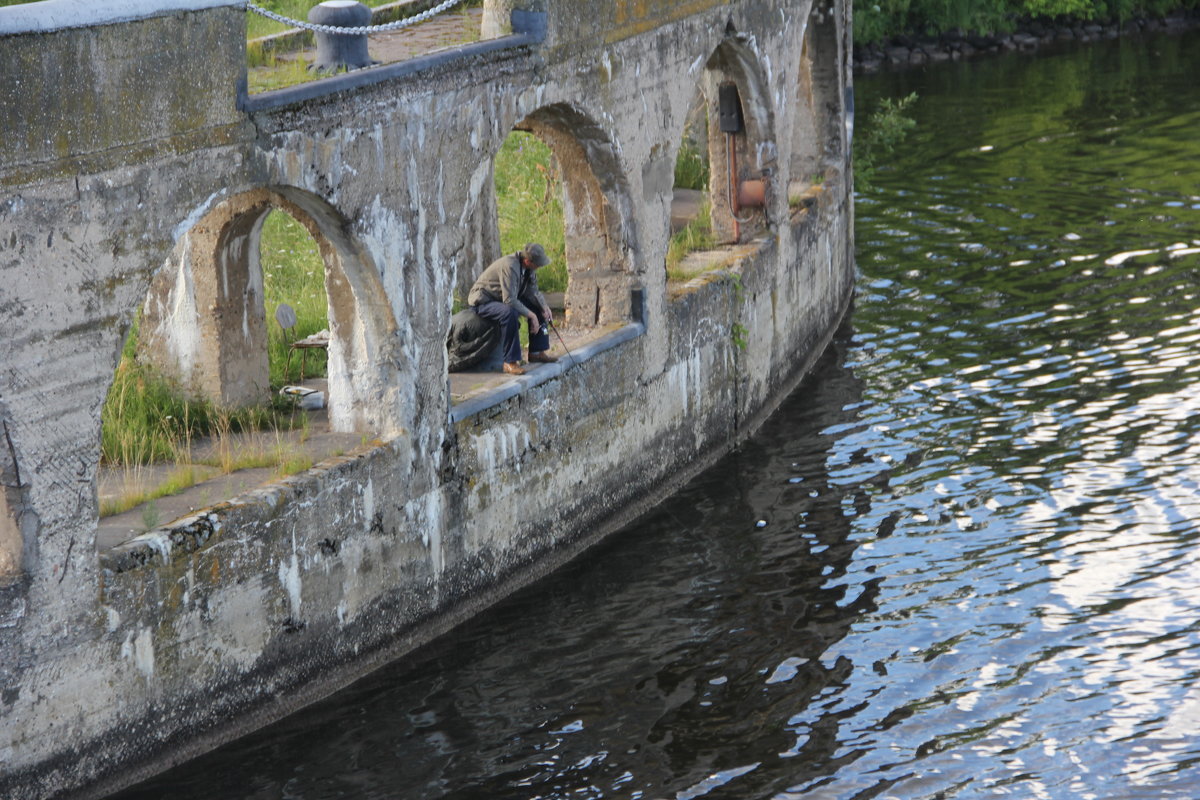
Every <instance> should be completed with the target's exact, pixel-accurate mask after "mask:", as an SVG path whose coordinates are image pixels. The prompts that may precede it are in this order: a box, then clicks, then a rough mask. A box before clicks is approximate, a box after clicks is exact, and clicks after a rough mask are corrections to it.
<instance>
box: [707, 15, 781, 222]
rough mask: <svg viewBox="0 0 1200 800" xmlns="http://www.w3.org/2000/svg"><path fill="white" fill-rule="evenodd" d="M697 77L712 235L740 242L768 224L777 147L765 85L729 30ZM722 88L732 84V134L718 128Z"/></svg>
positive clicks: (754, 58) (747, 44)
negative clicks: (735, 111)
mask: <svg viewBox="0 0 1200 800" xmlns="http://www.w3.org/2000/svg"><path fill="white" fill-rule="evenodd" d="M701 80H702V84H701V86H702V90H703V92H704V96H705V98H706V100H707V102H708V119H709V125H708V153H709V166H710V176H709V194H710V200H711V202H712V222H713V234H714V235H715V236H716V238H717V240H718V241H722V242H737V241H742V240H745V239H747V238H749V237H750V236H753V235H754V233H755V232H757V231H760V230H763V229H765V228H766V227H768V226H769V225H770V224H771V219H772V217H771V209H772V207H773V206H774V204H775V203H776V195H777V191H776V187H775V184H774V178H775V173H776V168H777V164H776V161H777V157H778V147H777V146H776V141H775V112H774V105H773V103H772V100H771V89H770V84H769V82H768V81H767V77H766V74H765V73H764V71H763V69H762V65H761V64H760V63H759V58H758V55H757V54H756V53H755V51H754V49H753V47H752V46H751V41H750V40H749V39H746V38H744V37H742V36H739V35H738V34H736V33H733V32H730V33H729V35H727V36H726V37H725V39H724V40H723V41H722V42H721V43H720V44H719V45H718V46H717V47H716V49H715V50H714V51H713V53H712V55H711V56H709V58H708V61H707V62H706V63H705V71H704V75H703V77H702V79H701ZM722 87H736V89H737V101H738V106H739V109H740V118H741V130H740V131H739V132H737V133H727V132H725V131H722V126H721V124H720V120H721V93H722ZM727 97H728V94H727Z"/></svg>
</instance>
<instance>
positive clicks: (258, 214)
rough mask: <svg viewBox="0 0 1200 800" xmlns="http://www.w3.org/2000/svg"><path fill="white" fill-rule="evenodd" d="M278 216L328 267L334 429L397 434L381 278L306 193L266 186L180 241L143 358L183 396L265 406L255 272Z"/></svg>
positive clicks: (145, 318) (146, 326) (165, 271)
mask: <svg viewBox="0 0 1200 800" xmlns="http://www.w3.org/2000/svg"><path fill="white" fill-rule="evenodd" d="M274 209H279V210H281V211H284V212H286V213H287V214H289V215H290V216H292V217H293V218H294V219H295V220H297V221H298V222H299V223H300V224H301V225H303V226H304V227H305V229H306V230H307V231H308V232H309V234H310V235H311V236H312V237H313V239H314V240H315V241H316V243H317V246H318V249H319V251H320V255H321V259H322V261H323V262H324V264H325V290H326V296H327V297H328V303H329V307H328V311H329V332H330V340H329V361H328V383H329V386H328V393H327V404H328V408H329V424H330V429H331V430H334V431H343V432H359V431H361V432H375V433H390V432H393V431H394V430H397V429H399V427H401V425H402V423H401V421H400V419H399V409H398V408H396V404H395V402H393V401H394V400H395V396H396V392H397V389H396V387H397V386H398V381H399V378H400V376H399V370H398V357H399V351H398V348H397V346H396V335H397V325H396V320H395V317H394V315H393V313H392V309H391V306H390V305H389V303H388V302H387V295H386V293H385V292H384V289H383V285H382V282H381V281H380V278H379V273H378V270H377V269H376V267H375V265H374V262H373V261H372V259H371V257H370V255H369V254H368V253H367V251H366V250H365V248H364V247H362V246H361V245H360V244H359V243H358V242H357V241H356V240H355V239H354V238H353V236H352V235H351V234H350V233H349V227H350V224H349V221H348V220H347V219H346V218H345V217H343V216H342V215H341V214H340V213H339V212H338V211H337V210H336V209H335V208H333V207H332V206H331V205H329V204H328V203H327V202H326V201H325V200H323V199H321V198H319V197H317V196H315V195H313V194H311V193H309V192H306V191H304V190H301V189H296V188H294V187H288V186H271V187H261V188H256V189H251V190H249V191H245V192H241V193H239V194H237V195H235V196H233V197H230V198H228V199H226V200H224V201H222V202H221V203H219V204H218V205H216V206H215V207H214V208H212V209H211V210H210V211H208V213H206V214H205V215H204V216H203V217H202V218H201V219H200V220H199V221H198V222H197V223H196V224H195V225H194V226H192V228H191V229H189V230H188V231H187V232H186V233H184V235H182V236H181V237H180V238H179V240H178V242H177V243H176V246H175V249H174V251H173V252H172V254H171V256H170V257H169V258H168V260H167V262H166V263H165V264H164V265H163V267H162V269H160V270H159V272H158V273H157V274H156V276H155V277H154V279H153V281H152V282H151V286H150V291H149V293H148V294H147V297H146V302H145V305H144V307H143V315H142V322H141V330H140V332H139V342H138V354H139V358H142V359H143V360H146V361H148V362H149V363H151V364H153V365H154V366H155V367H157V368H158V369H159V370H160V371H162V372H163V373H164V374H166V375H168V376H170V377H172V378H175V379H177V380H178V381H179V383H180V385H181V386H183V387H184V388H185V390H187V391H189V392H191V393H192V394H194V395H196V396H200V397H206V398H208V399H211V400H213V401H214V402H216V403H219V404H221V405H223V406H232V407H237V406H246V405H253V404H257V403H262V402H265V401H266V400H267V399H268V398H269V392H270V386H269V371H268V364H267V324H268V323H267V315H266V309H265V307H264V300H263V275H262V266H261V264H260V261H259V243H260V237H261V234H262V225H263V222H264V220H265V219H266V217H267V215H268V214H269V213H270V212H271V211H272V210H274Z"/></svg>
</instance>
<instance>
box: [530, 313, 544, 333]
mask: <svg viewBox="0 0 1200 800" xmlns="http://www.w3.org/2000/svg"><path fill="white" fill-rule="evenodd" d="M527 316H528V317H529V330H530V331H531V332H532V333H537V332H538V331H540V330H541V329H542V321H541V320H540V319H538V315H537V314H535V313H534V312H532V311H530V312H529V314H528V315H527Z"/></svg>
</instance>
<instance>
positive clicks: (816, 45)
mask: <svg viewBox="0 0 1200 800" xmlns="http://www.w3.org/2000/svg"><path fill="white" fill-rule="evenodd" d="M840 41H841V36H840V34H839V32H838V24H837V17H836V12H835V9H834V8H833V7H832V6H831V5H830V4H829V3H825V2H814V3H813V5H812V9H811V11H810V13H809V16H808V21H807V23H806V25H805V28H804V39H803V44H802V45H801V48H800V65H799V80H798V90H797V97H796V109H795V114H796V116H795V124H794V125H793V127H792V154H791V159H790V161H789V165H788V167H789V169H788V173H789V178H788V205H789V206H790V207H791V208H792V209H793V210H794V209H797V208H803V207H807V206H810V205H812V204H813V203H814V202H815V201H816V199H817V198H818V197H819V196H820V194H821V193H822V191H823V186H824V183H825V181H826V180H827V179H828V178H830V177H831V176H832V173H835V172H837V171H839V170H840V168H841V164H842V162H843V161H844V159H845V154H846V147H847V144H846V141H845V126H844V125H843V124H842V122H841V120H842V118H843V117H842V102H843V99H842V81H841V74H842V67H841V52H840V48H839V42H840Z"/></svg>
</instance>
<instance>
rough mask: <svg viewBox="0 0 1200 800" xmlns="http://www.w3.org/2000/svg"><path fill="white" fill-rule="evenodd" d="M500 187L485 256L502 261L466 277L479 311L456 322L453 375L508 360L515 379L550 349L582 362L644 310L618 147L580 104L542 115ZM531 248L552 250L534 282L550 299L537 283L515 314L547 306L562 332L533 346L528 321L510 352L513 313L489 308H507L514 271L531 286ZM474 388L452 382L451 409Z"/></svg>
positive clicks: (485, 233)
mask: <svg viewBox="0 0 1200 800" xmlns="http://www.w3.org/2000/svg"><path fill="white" fill-rule="evenodd" d="M492 178H493V190H494V193H493V194H492V196H491V198H482V199H481V200H480V204H479V206H478V210H476V213H478V215H481V216H482V217H485V218H484V219H481V221H480V228H481V231H480V234H481V235H480V239H482V240H485V241H484V242H482V245H481V246H480V247H479V248H478V249H479V251H481V252H485V253H488V257H491V254H493V253H496V254H499V259H498V260H497V261H493V263H492V264H493V265H494V266H496V271H494V273H493V272H487V271H486V270H487V267H488V266H490V265H488V264H486V263H480V264H478V265H474V269H470V270H469V271H468V272H467V273H464V275H462V276H460V284H461V285H462V287H463V289H462V290H461V291H460V297H458V302H461V303H463V305H467V306H473V307H474V311H468V309H463V311H461V312H458V313H456V315H455V318H454V320H452V321H451V330H450V336H449V342H448V344H449V349H450V359H449V361H450V371H451V372H464V371H479V369H482V371H487V369H499V368H500V361H504V362H505V367H504V369H505V371H509V368H510V367H509V366H508V365H509V363H510V362H511V360H512V359H515V357H517V356H521V357H523V354H524V353H527V351H528V353H529V354H530V356H532V354H534V353H539V354H541V353H544V350H541V349H540V348H548V349H550V350H551V351H552V353H551V356H552V357H556V354H557V355H563V354H564V351H563V345H564V344H565V345H566V347H569V348H572V353H574V347H575V345H576V344H582V343H583V341H584V339H588V338H592V337H594V336H596V335H599V333H601V332H604V331H605V330H607V329H611V327H614V326H618V325H620V324H624V323H626V321H629V319H630V317H631V314H632V308H634V305H632V289H634V288H635V285H636V281H637V277H636V270H635V265H634V260H632V252H631V248H630V246H629V243H628V242H629V241H630V240H631V235H630V233H629V227H630V224H631V222H632V218H634V215H632V213H631V206H630V200H629V191H628V186H626V184H625V180H624V175H623V173H622V169H620V163H619V158H618V155H617V149H616V146H614V145H613V143H612V139H611V138H610V136H608V134H607V132H606V131H605V130H604V128H602V127H601V126H600V125H598V124H596V122H595V121H594V120H592V119H590V118H588V116H587V114H584V113H583V112H581V110H580V109H578V108H576V107H574V106H571V104H568V103H556V104H552V106H545V107H542V108H540V109H538V110H536V112H534V113H533V114H530V115H528V116H526V118H524V119H523V120H521V121H520V122H517V124H516V125H515V126H514V130H512V131H511V132H510V133H509V136H508V137H506V139H505V140H504V142H503V143H502V146H500V148H499V149H498V151H497V155H496V157H494V160H493V162H492ZM488 200H493V203H490V201H488ZM493 209H494V212H492V210H493ZM488 240H491V241H494V242H496V243H494V245H488V243H487V241H488ZM526 245H540V246H542V247H544V248H545V251H546V255H547V257H548V258H550V261H551V263H550V264H548V265H545V266H542V267H540V269H539V270H536V272H535V273H534V279H535V283H536V289H538V291H540V294H541V295H542V297H535V296H533V282H529V283H528V284H526V283H522V284H521V285H520V287H517V289H518V290H517V295H518V296H517V300H520V301H521V302H520V306H516V305H514V306H512V307H514V309H515V311H516V312H518V314H520V313H521V308H522V307H524V308H528V309H529V311H530V312H533V313H534V314H539V312H540V311H541V303H542V299H544V300H545V305H546V306H547V307H548V309H550V311H551V313H552V319H553V327H554V329H556V332H554V333H551V331H550V330H548V329H546V330H544V331H541V333H540V335H539V336H538V338H533V333H532V332H530V331H529V324H530V321H533V320H530V319H528V318H526V321H523V323H522V321H521V318H520V315H518V317H517V318H516V323H517V325H518V333H520V336H521V342H517V343H516V344H514V345H511V347H506V339H505V335H504V332H503V329H502V324H503V321H505V318H506V317H510V315H511V314H510V312H509V311H506V309H503V308H496V309H492V311H486V309H485V303H486V302H490V301H491V302H494V301H502V297H500V296H499V294H500V290H502V289H503V284H502V283H500V276H503V275H505V270H516V275H517V279H520V281H529V276H528V275H527V273H526V272H523V271H522V269H521V267H520V266H518V264H520V261H518V260H517V259H516V255H517V251H521V249H524V247H526ZM486 260H487V259H486V258H481V259H480V261H486ZM527 293H528V295H529V296H528V300H527V299H526V297H527ZM510 305H511V303H510ZM493 313H494V314H496V317H494V319H493V318H492V314H493ZM539 326H540V325H539ZM534 330H535V331H536V327H535V329H534ZM517 345H520V350H521V351H520V353H516V349H517ZM532 360H535V361H536V360H538V359H532ZM470 385H472V381H470V380H467V379H457V378H454V377H451V380H450V391H451V402H460V401H461V399H463V397H464V396H466V395H467V393H469V392H470V391H473V390H472V389H470Z"/></svg>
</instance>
